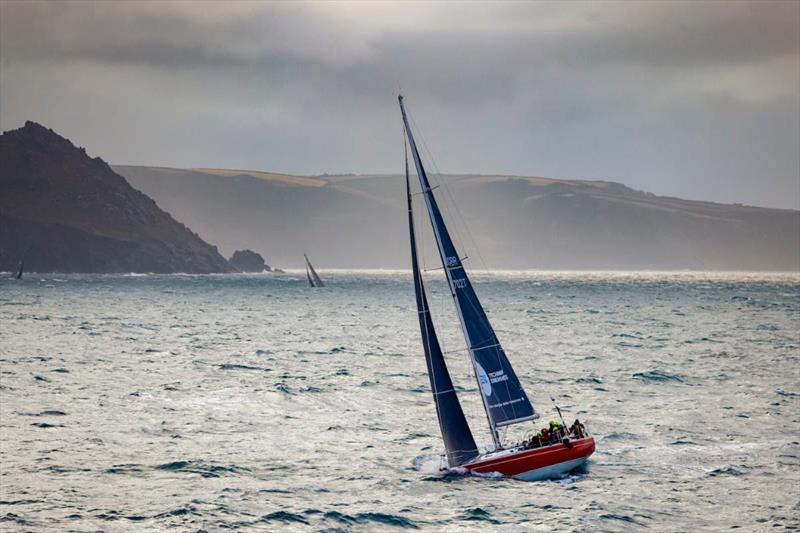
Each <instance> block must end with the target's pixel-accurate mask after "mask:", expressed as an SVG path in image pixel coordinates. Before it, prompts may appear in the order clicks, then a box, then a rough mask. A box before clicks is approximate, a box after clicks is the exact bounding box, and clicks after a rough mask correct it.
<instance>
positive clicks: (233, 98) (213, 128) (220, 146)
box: [0, 0, 800, 209]
mask: <svg viewBox="0 0 800 533" xmlns="http://www.w3.org/2000/svg"><path fill="white" fill-rule="evenodd" d="M398 87H402V91H403V92H404V94H405V95H406V98H407V104H408V106H409V108H410V110H411V113H412V115H413V117H414V119H415V122H416V124H417V126H418V127H419V129H420V131H421V133H422V134H423V135H424V138H425V140H426V141H427V145H428V147H429V148H430V149H431V151H432V152H433V155H434V157H435V162H436V164H437V167H438V169H439V170H440V171H442V172H447V173H467V172H469V173H503V174H521V175H539V176H548V177H557V178H577V179H610V180H614V181H619V182H623V183H625V184H627V185H629V186H632V187H635V188H638V189H644V190H648V191H651V192H654V193H657V194H669V195H674V196H681V197H686V198H694V199H707V200H715V201H722V202H742V203H748V204H755V205H764V206H774V207H788V208H795V209H797V208H800V2H796V1H793V0H790V1H785V2H765V1H755V2H734V1H729V2H705V3H703V2H655V1H648V2H642V3H636V2H632V1H626V2H618V3H617V2H608V3H602V2H590V3H576V2H568V3H485V4H481V3H466V4H456V3H439V4H434V3H422V2H420V3H402V4H390V3H363V2H360V3H344V2H340V3H333V2H330V3H265V2H252V3H251V2H234V3H225V4H222V3H219V4H215V3H211V2H200V3H191V2H171V3H160V2H67V1H61V2H16V1H0V127H2V129H3V130H7V129H11V128H16V127H19V126H21V125H22V124H23V123H24V121H25V120H28V119H30V120H36V121H38V122H41V123H43V124H45V125H47V126H49V127H52V128H53V129H55V130H56V131H58V132H59V133H62V134H63V135H66V136H68V137H70V138H71V139H72V140H73V141H75V142H76V143H77V144H79V145H82V146H86V147H87V148H88V150H89V152H90V154H92V155H100V156H101V157H103V158H104V159H106V160H107V161H110V162H112V163H120V164H121V163H126V164H143V165H163V166H178V167H201V166H210V167H229V168H248V169H262V170H273V171H282V172H289V173H297V174H320V173H325V172H327V173H348V172H356V173H372V172H382V173H388V172H399V171H400V170H401V169H402V159H401V158H402V138H401V129H400V118H399V112H398V110H397V104H396V96H395V95H396V93H397V91H398Z"/></svg>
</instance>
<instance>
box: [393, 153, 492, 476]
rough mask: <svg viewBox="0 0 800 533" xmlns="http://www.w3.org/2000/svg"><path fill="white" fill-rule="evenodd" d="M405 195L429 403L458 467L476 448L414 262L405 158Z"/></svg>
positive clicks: (449, 457)
mask: <svg viewBox="0 0 800 533" xmlns="http://www.w3.org/2000/svg"><path fill="white" fill-rule="evenodd" d="M406 195H407V197H408V233H409V235H410V238H411V268H412V270H413V272H414V294H415V295H416V300H417V314H418V316H419V328H420V332H421V334H422V346H423V348H424V350H425V363H426V365H427V367H428V378H429V379H430V382H431V391H432V392H433V401H434V403H435V404H436V414H437V416H438V417H439V429H440V430H441V432H442V439H443V440H444V447H445V450H446V451H447V463H448V464H449V465H450V466H451V467H452V466H459V465H462V464H464V463H466V462H468V461H469V460H471V459H473V458H474V457H476V456H477V455H478V447H477V446H476V445H475V439H474V438H473V437H472V432H471V431H470V429H469V424H467V419H466V418H465V417H464V411H463V410H462V409H461V403H460V402H459V401H458V396H457V395H456V391H455V389H454V388H453V381H452V380H451V379H450V372H449V371H448V370H447V364H446V363H445V360H444V355H443V354H442V348H441V347H440V346H439V339H438V337H437V336H436V330H435V329H434V327H433V321H432V320H431V314H430V310H429V308H428V298H427V296H426V295H425V286H424V285H423V283H422V275H421V273H420V269H419V263H418V262H417V243H416V237H415V235H414V213H413V210H412V205H411V190H410V186H409V181H408V158H406Z"/></svg>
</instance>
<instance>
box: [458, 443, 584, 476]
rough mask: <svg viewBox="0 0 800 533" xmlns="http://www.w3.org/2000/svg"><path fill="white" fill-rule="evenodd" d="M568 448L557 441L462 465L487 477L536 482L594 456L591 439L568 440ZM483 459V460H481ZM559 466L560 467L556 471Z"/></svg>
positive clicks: (570, 468) (489, 456) (480, 458)
mask: <svg viewBox="0 0 800 533" xmlns="http://www.w3.org/2000/svg"><path fill="white" fill-rule="evenodd" d="M569 444H570V445H569V446H566V445H565V444H563V443H561V442H559V443H557V444H552V445H550V446H545V447H543V448H534V449H532V450H521V451H518V452H511V453H508V454H503V453H502V452H501V453H500V454H498V455H497V456H494V454H489V455H488V456H482V457H479V458H478V459H477V460H476V461H475V462H472V463H468V464H465V465H464V467H465V468H467V469H468V470H470V471H471V472H477V473H479V474H488V473H492V472H499V473H500V474H503V475H504V476H509V477H523V478H530V479H536V478H538V477H540V476H537V472H540V473H541V474H542V476H541V477H548V476H547V474H548V473H552V474H553V475H558V474H561V473H564V472H566V471H568V470H572V469H573V468H575V467H577V466H579V465H580V464H581V463H582V462H583V461H585V460H586V459H587V458H588V457H589V456H590V455H592V454H593V453H594V437H591V436H589V437H585V438H583V439H580V440H571V441H570V442H569ZM484 457H485V458H484ZM559 467H562V468H559Z"/></svg>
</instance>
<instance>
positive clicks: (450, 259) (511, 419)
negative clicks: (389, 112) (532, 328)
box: [399, 96, 537, 446]
mask: <svg viewBox="0 0 800 533" xmlns="http://www.w3.org/2000/svg"><path fill="white" fill-rule="evenodd" d="M399 100H400V110H401V112H402V115H403V124H404V125H405V128H406V130H405V131H406V135H407V137H408V142H409V144H410V146H411V154H412V156H413V157H414V164H415V166H416V168H417V176H418V177H419V182H420V186H421V187H422V193H423V196H424V198H425V203H426V205H427V207H428V215H429V216H430V219H431V224H432V226H433V233H434V235H435V237H436V242H437V245H438V248H439V254H440V255H441V260H442V266H443V267H444V271H445V274H446V276H447V281H448V285H449V286H450V292H451V294H452V295H453V300H454V303H455V306H456V310H457V311H458V317H459V320H460V321H461V329H462V330H463V332H464V338H465V340H466V342H467V347H468V349H469V353H470V356H471V359H472V364H473V367H474V370H475V376H476V378H477V380H478V383H479V385H480V390H481V396H482V398H483V404H484V408H485V409H486V415H487V417H488V418H489V425H490V428H491V430H492V437H493V439H494V441H495V444H496V445H498V446H499V445H500V442H499V437H498V436H497V431H496V428H497V427H498V426H505V425H509V424H514V423H516V422H522V421H524V420H530V419H533V418H536V416H537V415H536V413H535V411H534V409H533V405H532V404H531V402H530V400H529V399H528V396H527V394H525V390H524V389H523V388H522V385H521V384H520V381H519V378H518V377H517V375H516V374H515V373H514V369H513V368H512V367H511V363H510V362H509V361H508V358H507V357H506V355H505V352H504V350H503V347H502V346H501V345H500V341H498V339H497V336H496V335H495V332H494V330H493V329H492V325H491V324H490V323H489V319H488V318H487V317H486V313H485V312H484V310H483V306H481V303H480V301H479V300H478V296H477V294H475V290H474V289H473V287H472V283H471V282H470V280H469V277H468V276H467V273H466V271H465V270H464V266H463V265H462V263H461V258H460V256H459V254H458V252H457V250H456V247H455V245H454V244H453V240H452V239H451V237H450V233H449V232H448V230H447V226H445V223H444V219H443V218H442V214H441V211H440V210H439V206H438V204H437V203H436V198H435V197H434V195H433V191H432V189H431V186H430V183H429V181H428V176H427V174H426V173H425V168H424V167H423V166H422V161H421V160H420V156H419V152H418V151H417V146H416V143H415V142H414V136H413V135H412V133H411V130H410V128H409V125H408V118H407V117H406V110H405V107H404V105H403V97H402V96H400V97H399Z"/></svg>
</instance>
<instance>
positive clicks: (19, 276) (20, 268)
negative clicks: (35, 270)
mask: <svg viewBox="0 0 800 533" xmlns="http://www.w3.org/2000/svg"><path fill="white" fill-rule="evenodd" d="M24 269H25V260H24V259H20V260H19V265H18V266H17V275H16V276H14V277H15V278H16V279H22V271H23V270H24Z"/></svg>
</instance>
